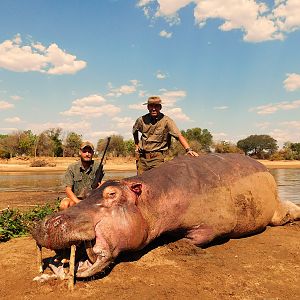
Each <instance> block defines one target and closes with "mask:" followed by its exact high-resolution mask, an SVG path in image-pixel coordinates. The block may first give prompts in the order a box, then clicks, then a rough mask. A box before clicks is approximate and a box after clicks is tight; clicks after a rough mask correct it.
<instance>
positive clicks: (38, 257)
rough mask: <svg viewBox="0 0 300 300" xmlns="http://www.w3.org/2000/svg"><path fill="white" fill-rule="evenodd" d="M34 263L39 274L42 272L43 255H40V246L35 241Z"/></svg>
mask: <svg viewBox="0 0 300 300" xmlns="http://www.w3.org/2000/svg"><path fill="white" fill-rule="evenodd" d="M36 264H37V268H38V272H39V273H40V274H42V273H43V270H44V269H43V257H42V246H40V245H39V244H38V243H36Z"/></svg>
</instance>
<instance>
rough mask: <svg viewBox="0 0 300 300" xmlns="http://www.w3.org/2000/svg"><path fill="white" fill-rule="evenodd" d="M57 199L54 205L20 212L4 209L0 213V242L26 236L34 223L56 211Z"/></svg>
mask: <svg viewBox="0 0 300 300" xmlns="http://www.w3.org/2000/svg"><path fill="white" fill-rule="evenodd" d="M59 202H60V201H59V199H57V201H56V203H55V204H54V205H50V204H45V205H43V206H37V207H35V208H34V209H32V210H29V211H26V212H21V211H20V210H18V209H5V210H3V211H2V212H1V213H0V241H1V242H5V241H8V240H10V239H11V238H15V237H20V236H24V235H27V234H28V233H29V231H30V229H31V228H32V226H33V225H34V223H35V222H37V221H39V220H42V219H44V218H45V217H46V216H47V215H49V214H51V213H53V212H55V211H58V207H59Z"/></svg>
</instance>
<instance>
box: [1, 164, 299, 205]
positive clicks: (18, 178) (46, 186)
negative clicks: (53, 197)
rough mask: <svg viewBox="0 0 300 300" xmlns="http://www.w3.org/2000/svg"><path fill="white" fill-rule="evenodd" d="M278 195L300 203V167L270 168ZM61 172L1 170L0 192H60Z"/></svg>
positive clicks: (124, 174)
mask: <svg viewBox="0 0 300 300" xmlns="http://www.w3.org/2000/svg"><path fill="white" fill-rule="evenodd" d="M270 172H271V174H272V175H273V176H274V178H275V180H276V182H277V185H278V192H279V196H280V198H281V199H283V200H290V201H292V202H294V203H297V204H300V169H272V170H270ZM63 174H64V173H63V172H30V173H28V172H2V173H0V192H5V191H6V192H7V191H10V192H14V191H54V192H62V191H63V190H64V186H63V184H62V179H63ZM134 175H135V171H129V172H108V171H106V174H105V177H104V179H105V180H107V179H121V178H124V177H130V176H134Z"/></svg>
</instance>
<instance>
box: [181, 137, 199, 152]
mask: <svg viewBox="0 0 300 300" xmlns="http://www.w3.org/2000/svg"><path fill="white" fill-rule="evenodd" d="M178 140H179V142H180V144H181V145H182V147H183V148H184V149H185V151H186V153H187V154H189V155H191V156H199V154H198V153H197V152H195V151H193V150H192V148H191V147H190V146H189V143H188V142H187V140H186V139H185V138H184V136H183V135H182V134H179V135H178Z"/></svg>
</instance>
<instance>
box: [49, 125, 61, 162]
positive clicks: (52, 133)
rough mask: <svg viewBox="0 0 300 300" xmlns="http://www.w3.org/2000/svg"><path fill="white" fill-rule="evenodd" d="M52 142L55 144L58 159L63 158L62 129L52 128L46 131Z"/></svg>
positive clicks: (55, 153)
mask: <svg viewBox="0 0 300 300" xmlns="http://www.w3.org/2000/svg"><path fill="white" fill-rule="evenodd" d="M46 133H47V135H48V136H49V138H50V140H51V141H52V142H53V154H54V156H56V157H60V156H63V145H62V139H61V137H60V136H61V133H62V129H61V128H50V129H48V130H47V131H46Z"/></svg>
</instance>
